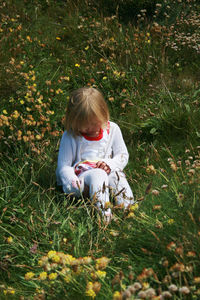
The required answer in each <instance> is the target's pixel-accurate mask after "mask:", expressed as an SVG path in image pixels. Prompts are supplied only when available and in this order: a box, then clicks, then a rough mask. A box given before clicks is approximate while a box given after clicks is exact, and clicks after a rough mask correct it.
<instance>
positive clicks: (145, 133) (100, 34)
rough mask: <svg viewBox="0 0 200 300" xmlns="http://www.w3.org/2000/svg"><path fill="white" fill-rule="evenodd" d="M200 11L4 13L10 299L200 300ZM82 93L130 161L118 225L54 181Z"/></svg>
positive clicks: (104, 6)
mask: <svg viewBox="0 0 200 300" xmlns="http://www.w3.org/2000/svg"><path fill="white" fill-rule="evenodd" d="M130 7H131V8H133V7H134V8H135V9H134V10H130ZM199 13H200V7H199V4H198V2H196V1H194V0H190V1H189V0H188V1H181V0H180V1H174V0H166V1H164V2H163V1H162V2H161V3H157V2H153V1H141V3H139V2H138V1H121V0H120V1H116V3H114V4H113V6H111V2H110V1H108V2H105V1H99V2H98V3H96V2H95V3H94V2H93V1H90V2H88V1H83V0H80V1H53V0H49V1H40V0H37V1H11V0H9V1H4V2H2V3H1V4H0V14H1V25H0V39H1V48H0V56H1V62H0V64H1V68H0V91H1V107H0V109H1V110H0V138H1V154H0V160H1V172H0V183H1V187H0V199H1V201H0V208H1V213H0V233H1V237H2V238H1V242H0V251H1V259H0V298H1V299H90V298H93V299H94V298H97V299H115V300H117V299H167V298H170V297H171V298H172V299H198V298H199V294H200V287H199V284H200V277H199V269H200V265H199V246H200V245H199V236H200V230H199V214H198V212H199V179H200V177H199V167H200V148H199V147H200V146H199V137H200V126H199V117H200V113H199V93H200V90H199V63H198V61H199V50H200V48H199V37H200V33H199V26H198V25H199ZM85 85H87V86H94V87H98V88H100V89H101V90H102V91H103V93H104V95H105V97H106V100H107V102H108V105H109V108H110V112H111V118H112V120H114V121H116V122H117V123H118V124H119V125H120V127H121V128H122V131H123V135H124V138H125V141H126V144H127V146H128V150H129V153H130V161H129V165H128V166H127V168H126V170H125V172H126V175H127V178H128V180H129V182H130V184H131V187H132V189H133V192H134V195H135V199H136V201H137V204H135V205H134V206H132V207H131V209H130V210H129V211H128V212H124V211H123V210H122V209H120V208H119V207H116V206H115V205H114V202H113V208H112V209H113V214H114V217H113V220H112V222H111V223H110V224H109V225H108V226H105V225H104V224H103V222H102V220H101V219H100V218H99V217H98V214H97V213H96V210H95V206H94V204H93V203H91V201H90V200H89V199H84V198H83V197H81V198H80V199H74V198H72V197H69V196H67V195H64V194H63V192H62V191H61V190H60V189H59V187H57V185H56V180H55V169H56V160H57V153H58V147H59V140H60V137H61V135H62V133H63V130H64V127H63V123H62V119H63V115H64V111H65V107H66V103H67V101H68V97H69V94H70V92H71V91H72V90H74V89H75V88H77V87H81V86H85Z"/></svg>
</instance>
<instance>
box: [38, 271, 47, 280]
mask: <svg viewBox="0 0 200 300" xmlns="http://www.w3.org/2000/svg"><path fill="white" fill-rule="evenodd" d="M39 279H40V280H45V279H47V272H41V273H40V275H39Z"/></svg>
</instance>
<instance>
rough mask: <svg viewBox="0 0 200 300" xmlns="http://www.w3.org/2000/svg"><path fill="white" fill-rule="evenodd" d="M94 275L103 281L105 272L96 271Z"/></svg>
mask: <svg viewBox="0 0 200 300" xmlns="http://www.w3.org/2000/svg"><path fill="white" fill-rule="evenodd" d="M95 274H96V275H97V277H98V278H100V279H104V278H105V277H106V272H105V271H101V270H98V271H96V272H95Z"/></svg>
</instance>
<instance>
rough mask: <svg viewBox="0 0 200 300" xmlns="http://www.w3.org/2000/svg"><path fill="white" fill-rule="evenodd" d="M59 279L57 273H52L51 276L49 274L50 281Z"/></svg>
mask: <svg viewBox="0 0 200 300" xmlns="http://www.w3.org/2000/svg"><path fill="white" fill-rule="evenodd" d="M57 277H58V274H57V273H51V274H49V279H50V280H55V279H56V278H57Z"/></svg>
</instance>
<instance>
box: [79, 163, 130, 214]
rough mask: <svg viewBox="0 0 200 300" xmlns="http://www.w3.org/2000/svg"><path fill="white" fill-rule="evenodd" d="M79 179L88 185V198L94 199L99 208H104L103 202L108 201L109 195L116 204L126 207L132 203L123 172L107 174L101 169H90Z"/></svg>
mask: <svg viewBox="0 0 200 300" xmlns="http://www.w3.org/2000/svg"><path fill="white" fill-rule="evenodd" d="M79 180H80V181H81V182H82V183H83V181H84V184H83V186H84V185H85V184H86V185H88V186H89V196H90V199H94V201H96V205H97V207H98V208H99V209H100V210H104V209H105V203H106V202H110V190H111V196H113V197H114V198H115V201H116V204H117V205H123V206H124V208H125V209H126V208H127V207H128V206H129V205H131V204H133V203H134V197H133V193H132V191H131V188H130V186H129V184H128V182H127V180H126V177H125V174H124V173H123V172H111V173H110V174H109V175H108V174H107V173H106V172H105V171H104V170H102V169H100V168H97V169H91V170H88V171H86V172H84V173H83V174H81V175H80V177H79Z"/></svg>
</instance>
